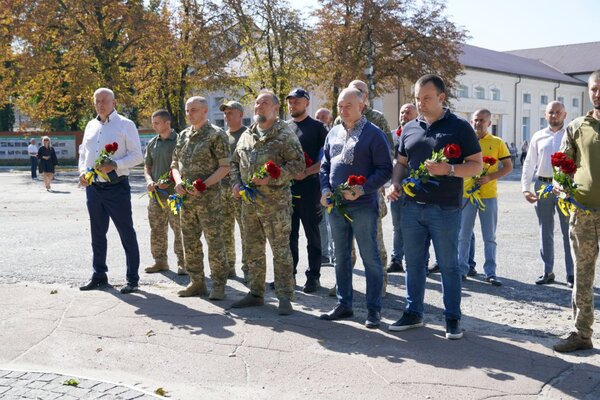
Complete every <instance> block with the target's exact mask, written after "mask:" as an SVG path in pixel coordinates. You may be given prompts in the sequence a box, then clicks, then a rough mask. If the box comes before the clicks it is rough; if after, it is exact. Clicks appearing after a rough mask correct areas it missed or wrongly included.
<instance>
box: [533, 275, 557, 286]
mask: <svg viewBox="0 0 600 400" xmlns="http://www.w3.org/2000/svg"><path fill="white" fill-rule="evenodd" d="M553 282H554V272H550V273H549V274H547V273H544V275H542V276H540V277H539V278H538V279H537V281H535V284H536V285H547V284H549V283H553Z"/></svg>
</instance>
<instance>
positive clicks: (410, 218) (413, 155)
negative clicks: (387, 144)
mask: <svg viewBox="0 0 600 400" xmlns="http://www.w3.org/2000/svg"><path fill="white" fill-rule="evenodd" d="M415 100H416V104H417V109H418V110H419V116H418V117H417V119H416V120H413V121H411V122H409V123H408V124H406V125H405V126H404V129H403V131H402V136H400V146H399V149H398V157H397V163H396V165H395V167H394V173H393V176H392V184H393V185H394V190H393V191H391V193H390V194H389V195H388V197H389V198H390V199H391V200H393V201H398V199H399V198H400V191H401V190H402V180H403V179H404V178H406V177H407V176H408V174H409V173H410V171H414V170H416V169H418V168H419V166H420V165H421V163H424V164H425V167H426V169H427V172H429V174H430V175H432V176H433V179H434V180H435V182H436V183H437V185H436V184H434V183H432V182H429V183H426V184H424V185H423V187H422V189H420V190H415V193H414V194H415V196H414V197H413V196H403V197H402V200H400V201H403V209H402V235H403V238H404V249H405V254H404V257H405V260H406V276H407V277H406V292H407V295H406V309H405V311H404V314H403V315H402V318H401V319H400V320H398V321H396V322H395V323H394V324H392V325H390V326H389V329H390V330H391V331H404V330H407V329H410V328H417V327H420V326H423V308H424V307H423V299H424V296H425V279H426V276H425V274H426V273H425V258H426V253H427V252H428V240H427V239H428V237H431V240H432V242H433V247H434V248H435V253H436V255H437V257H438V265H439V267H440V271H441V273H442V289H443V296H444V307H445V311H444V314H445V317H446V338H447V339H460V338H462V336H463V332H462V329H461V328H460V318H461V312H460V296H461V280H462V278H461V273H460V269H459V266H458V231H459V226H460V207H461V205H462V193H463V179H462V178H463V177H471V176H474V175H477V174H478V173H479V172H481V168H482V160H481V148H480V146H479V143H478V141H477V137H476V136H475V132H474V131H473V128H472V127H471V125H470V124H469V123H468V122H467V121H465V120H463V119H460V118H458V117H457V116H456V115H454V114H453V113H451V112H450V110H449V109H447V108H444V101H445V100H446V86H445V84H444V81H443V80H442V78H440V77H439V76H437V75H424V76H422V77H421V78H419V80H418V81H417V83H416V85H415ZM450 144H453V145H456V146H458V147H459V148H460V154H459V155H457V156H456V157H455V158H451V159H450V160H449V162H434V161H432V160H430V158H431V155H432V152H433V151H436V152H437V151H439V150H441V149H443V148H444V147H445V146H447V145H450Z"/></svg>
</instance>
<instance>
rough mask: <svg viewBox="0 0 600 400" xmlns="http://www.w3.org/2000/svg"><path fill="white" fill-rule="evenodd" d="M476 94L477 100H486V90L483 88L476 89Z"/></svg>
mask: <svg viewBox="0 0 600 400" xmlns="http://www.w3.org/2000/svg"><path fill="white" fill-rule="evenodd" d="M474 94H475V98H476V99H481V100H483V99H485V89H484V88H482V87H479V86H478V87H476V88H475V90H474Z"/></svg>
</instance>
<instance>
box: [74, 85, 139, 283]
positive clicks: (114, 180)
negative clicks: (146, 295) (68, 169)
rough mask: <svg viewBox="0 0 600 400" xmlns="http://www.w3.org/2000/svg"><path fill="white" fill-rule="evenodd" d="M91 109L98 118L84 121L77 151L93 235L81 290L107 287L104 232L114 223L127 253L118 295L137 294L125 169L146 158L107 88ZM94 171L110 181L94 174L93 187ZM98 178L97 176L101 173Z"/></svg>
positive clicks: (136, 260)
mask: <svg viewBox="0 0 600 400" xmlns="http://www.w3.org/2000/svg"><path fill="white" fill-rule="evenodd" d="M94 106H95V107H96V112H97V113H98V116H97V117H96V118H94V119H93V120H91V121H90V122H88V124H87V126H86V127H85V131H84V134H83V140H82V143H81V146H80V148H79V184H80V185H81V186H84V187H85V193H86V197H87V208H88V213H89V215H90V225H91V234H92V252H93V260H92V268H93V270H94V273H93V275H92V278H91V280H90V281H89V282H88V283H87V284H86V285H84V286H82V287H80V289H81V290H93V289H100V288H103V287H105V286H107V285H108V278H107V275H106V272H107V271H108V267H107V265H106V249H107V242H106V232H107V231H108V223H109V219H112V221H113V223H114V224H115V227H116V228H117V231H118V232H119V236H120V238H121V244H122V245H123V248H124V249H125V255H126V263H127V285H126V286H124V287H123V288H122V289H121V293H124V294H127V293H133V292H135V291H137V290H138V282H139V279H140V277H139V275H138V269H139V265H140V251H139V248H138V243H137V236H136V233H135V229H134V228H133V219H132V217H131V188H130V186H129V179H128V177H129V170H130V169H131V168H133V167H134V166H135V165H137V164H140V163H141V162H142V161H143V160H144V156H143V155H142V149H141V143H140V138H139V134H138V131H137V128H136V126H135V124H134V123H133V122H132V121H130V120H129V119H127V118H125V117H123V116H121V115H119V114H118V113H117V111H116V110H115V95H114V93H113V92H112V90H110V89H106V88H100V89H98V90H96V91H95V92H94ZM112 143H116V144H117V145H118V148H117V150H116V151H115V152H114V154H113V155H112V156H111V159H112V160H111V161H108V162H105V163H103V164H101V165H100V166H96V159H97V158H98V157H99V156H100V154H101V152H102V150H103V149H104V148H105V146H106V145H107V144H112ZM94 167H95V168H96V169H97V170H99V171H100V172H101V173H102V174H103V175H105V176H108V178H109V180H106V179H103V178H102V177H101V176H97V177H96V178H95V179H94V180H93V182H92V183H91V185H88V181H87V179H86V178H85V174H86V172H88V171H89V170H90V169H93V168H94ZM99 175H100V174H99Z"/></svg>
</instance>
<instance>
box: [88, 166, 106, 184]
mask: <svg viewBox="0 0 600 400" xmlns="http://www.w3.org/2000/svg"><path fill="white" fill-rule="evenodd" d="M99 177H100V178H102V179H104V180H105V181H107V182H110V178H109V177H108V175H106V174H105V173H104V172H102V171H100V170H98V169H96V168H88V169H87V172H86V173H85V175H83V179H85V180H86V182H87V184H88V185H91V184H92V183H94V182H98V178H99Z"/></svg>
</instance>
